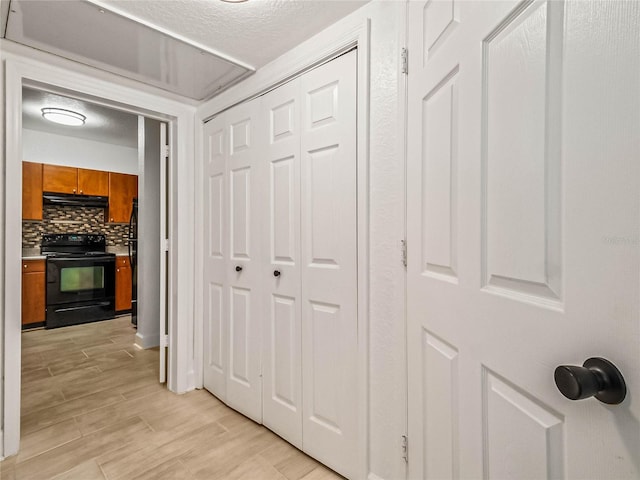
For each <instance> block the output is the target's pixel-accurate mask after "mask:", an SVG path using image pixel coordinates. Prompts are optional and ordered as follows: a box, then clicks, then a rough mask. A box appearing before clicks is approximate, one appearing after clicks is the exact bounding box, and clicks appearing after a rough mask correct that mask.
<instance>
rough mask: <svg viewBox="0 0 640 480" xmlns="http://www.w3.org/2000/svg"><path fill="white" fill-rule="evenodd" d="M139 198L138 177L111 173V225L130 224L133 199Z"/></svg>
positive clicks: (109, 218)
mask: <svg viewBox="0 0 640 480" xmlns="http://www.w3.org/2000/svg"><path fill="white" fill-rule="evenodd" d="M137 196H138V176H137V175H127V174H125V173H114V172H109V209H108V212H107V213H108V215H107V219H108V221H109V222H110V223H128V222H129V217H130V216H131V209H132V204H133V199H134V198H136V197H137Z"/></svg>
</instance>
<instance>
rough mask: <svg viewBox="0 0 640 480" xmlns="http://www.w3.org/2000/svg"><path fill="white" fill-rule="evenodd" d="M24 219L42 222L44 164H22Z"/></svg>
mask: <svg viewBox="0 0 640 480" xmlns="http://www.w3.org/2000/svg"><path fill="white" fill-rule="evenodd" d="M22 219H23V220H42V164H41V163H33V162H22Z"/></svg>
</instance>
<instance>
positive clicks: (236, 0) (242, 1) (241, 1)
mask: <svg viewBox="0 0 640 480" xmlns="http://www.w3.org/2000/svg"><path fill="white" fill-rule="evenodd" d="M220 1H221V2H225V3H244V2H248V1H249V0H220Z"/></svg>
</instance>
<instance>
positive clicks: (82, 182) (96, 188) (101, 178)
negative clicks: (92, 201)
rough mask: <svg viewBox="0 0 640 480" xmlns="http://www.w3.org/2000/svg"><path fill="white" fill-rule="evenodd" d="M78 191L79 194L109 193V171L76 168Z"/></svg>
mask: <svg viewBox="0 0 640 480" xmlns="http://www.w3.org/2000/svg"><path fill="white" fill-rule="evenodd" d="M78 193H80V195H98V196H101V197H106V196H108V195H109V172H103V171H101V170H87V169H86V168H79V169H78Z"/></svg>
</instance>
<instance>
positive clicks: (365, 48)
mask: <svg viewBox="0 0 640 480" xmlns="http://www.w3.org/2000/svg"><path fill="white" fill-rule="evenodd" d="M370 32H371V22H370V20H369V19H368V18H367V19H365V20H364V21H358V22H356V23H354V24H352V25H349V26H345V27H344V28H341V29H340V30H339V31H336V30H334V29H327V30H325V31H324V32H322V33H320V34H319V35H317V36H316V37H313V38H312V39H311V41H308V42H305V43H303V44H302V45H301V46H300V47H298V48H296V49H294V50H293V51H291V52H290V53H289V54H285V55H283V56H282V57H280V58H279V59H278V60H276V61H274V62H272V63H270V64H269V65H267V66H265V67H263V68H262V69H261V70H260V71H258V72H257V73H256V74H255V75H253V76H252V77H250V78H248V79H247V80H245V81H243V82H242V84H240V85H238V86H236V87H234V88H233V89H232V90H230V91H229V92H225V93H223V94H222V95H220V97H218V98H214V99H212V100H211V101H209V102H207V103H205V104H204V105H202V106H200V107H199V108H198V111H197V113H196V125H197V126H196V129H195V137H196V140H195V144H196V158H197V159H198V161H197V162H196V178H199V179H203V178H204V170H203V169H204V167H203V160H204V159H203V147H202V142H203V141H204V132H203V129H204V122H205V121H206V120H208V119H210V118H212V117H214V116H215V115H217V114H219V113H220V112H222V111H223V110H226V109H228V108H230V107H232V106H234V105H237V104H238V103H242V102H244V101H247V100H249V99H250V98H253V97H255V96H258V95H261V94H263V93H266V92H267V91H269V90H272V89H274V88H276V87H277V86H279V85H282V84H283V83H286V82H287V81H288V80H290V79H292V78H294V77H296V76H298V75H300V74H301V73H303V72H305V71H307V70H310V69H312V68H314V67H316V66H319V65H321V64H323V63H326V62H327V61H329V60H331V59H333V58H335V57H337V56H339V55H341V54H342V53H346V52H347V51H349V50H351V49H353V48H357V51H358V66H357V72H358V73H357V92H358V98H357V118H358V120H357V142H356V144H357V158H356V162H357V216H358V217H357V223H358V225H357V230H358V303H357V305H358V405H359V406H361V408H360V409H359V418H358V457H359V458H358V464H359V472H360V475H359V478H367V476H368V473H369V458H368V454H369V445H368V443H369V442H368V439H369V374H368V368H369V84H370V38H371V36H370ZM204 188H205V184H204V182H203V181H200V182H199V184H198V185H197V186H196V190H197V192H198V195H197V196H196V203H195V208H196V220H197V225H196V232H197V235H196V245H195V247H196V248H195V250H196V263H195V319H196V320H195V326H194V329H195V331H194V338H200V339H201V340H200V341H199V342H196V343H195V345H194V373H195V376H196V388H202V386H203V361H204V353H203V349H204V340H203V328H204V319H203V308H204V304H203V302H204V293H203V288H204V285H203V278H204V277H203V275H204V271H203V264H204V250H203V248H204V245H203V241H202V239H203V232H204V222H205V219H204V217H203V215H204V205H203V201H202V199H203V198H204Z"/></svg>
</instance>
